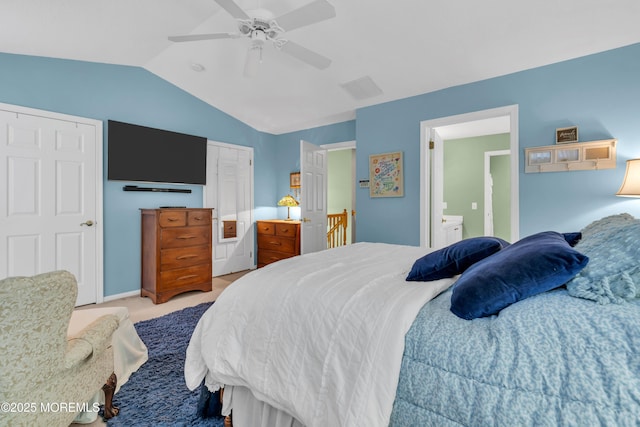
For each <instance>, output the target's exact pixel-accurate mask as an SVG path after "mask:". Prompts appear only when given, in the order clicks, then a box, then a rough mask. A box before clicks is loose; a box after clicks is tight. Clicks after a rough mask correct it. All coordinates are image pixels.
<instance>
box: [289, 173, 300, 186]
mask: <svg viewBox="0 0 640 427" xmlns="http://www.w3.org/2000/svg"><path fill="white" fill-rule="evenodd" d="M289 187H291V188H300V172H292V173H290V174H289Z"/></svg>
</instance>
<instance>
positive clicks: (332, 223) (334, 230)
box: [327, 209, 348, 248]
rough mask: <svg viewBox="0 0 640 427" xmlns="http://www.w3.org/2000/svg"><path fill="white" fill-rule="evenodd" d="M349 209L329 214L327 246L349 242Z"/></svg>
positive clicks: (331, 246) (342, 244)
mask: <svg viewBox="0 0 640 427" xmlns="http://www.w3.org/2000/svg"><path fill="white" fill-rule="evenodd" d="M347 218H348V217H347V210H346V209H345V210H344V211H343V212H342V213H339V214H329V215H327V228H328V229H329V231H327V248H336V247H338V246H344V245H346V244H347Z"/></svg>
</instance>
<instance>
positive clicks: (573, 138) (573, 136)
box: [556, 126, 578, 144]
mask: <svg viewBox="0 0 640 427" xmlns="http://www.w3.org/2000/svg"><path fill="white" fill-rule="evenodd" d="M571 142H578V126H571V127H568V128H558V129H556V144H569V143H571Z"/></svg>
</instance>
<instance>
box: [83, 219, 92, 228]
mask: <svg viewBox="0 0 640 427" xmlns="http://www.w3.org/2000/svg"><path fill="white" fill-rule="evenodd" d="M80 225H86V226H87V227H91V226H93V221H91V220H90V219H89V220H87V221H85V222H83V223H81V224H80Z"/></svg>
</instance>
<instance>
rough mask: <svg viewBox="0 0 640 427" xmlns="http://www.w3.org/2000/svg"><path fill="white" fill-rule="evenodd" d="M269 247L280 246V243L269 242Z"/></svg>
mask: <svg viewBox="0 0 640 427" xmlns="http://www.w3.org/2000/svg"><path fill="white" fill-rule="evenodd" d="M269 244H270V245H275V246H280V245H282V243H280V242H269Z"/></svg>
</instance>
